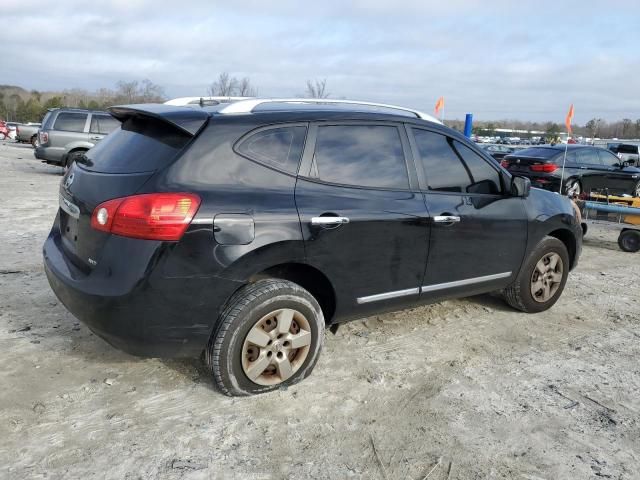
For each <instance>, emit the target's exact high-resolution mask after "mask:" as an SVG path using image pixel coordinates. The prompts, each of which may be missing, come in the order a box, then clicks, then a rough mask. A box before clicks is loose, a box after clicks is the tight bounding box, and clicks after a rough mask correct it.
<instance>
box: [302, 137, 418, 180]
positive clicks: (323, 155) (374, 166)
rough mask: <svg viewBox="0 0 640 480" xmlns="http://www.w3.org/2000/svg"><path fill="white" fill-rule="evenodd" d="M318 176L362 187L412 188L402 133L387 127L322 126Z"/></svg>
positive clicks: (316, 161)
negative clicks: (401, 137) (410, 186)
mask: <svg viewBox="0 0 640 480" xmlns="http://www.w3.org/2000/svg"><path fill="white" fill-rule="evenodd" d="M314 168H315V175H316V176H317V177H318V178H319V179H320V180H323V181H325V182H329V183H337V184H344V185H355V186H360V187H374V188H388V189H408V188H409V176H408V173H407V165H406V162H405V157H404V150H403V148H402V141H401V139H400V133H399V131H398V128H397V127H395V126H387V125H328V126H320V127H318V135H317V138H316V145H315V155H314Z"/></svg>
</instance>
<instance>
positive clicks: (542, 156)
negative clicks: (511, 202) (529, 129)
mask: <svg viewBox="0 0 640 480" xmlns="http://www.w3.org/2000/svg"><path fill="white" fill-rule="evenodd" d="M557 154H558V151H557V150H556V149H553V148H543V147H533V148H525V149H522V150H520V151H517V152H514V153H512V154H510V155H507V156H505V157H504V158H503V159H502V162H501V164H502V166H503V167H505V168H507V169H508V170H509V171H510V172H513V173H518V174H534V175H536V174H544V173H552V172H553V171H555V170H556V169H557V168H558V165H557V164H556V163H555V162H554V157H556V155H557Z"/></svg>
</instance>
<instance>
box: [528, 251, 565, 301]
mask: <svg viewBox="0 0 640 480" xmlns="http://www.w3.org/2000/svg"><path fill="white" fill-rule="evenodd" d="M562 273H563V264H562V258H560V255H558V254H557V253H555V252H551V253H548V254H546V255H545V256H544V257H542V258H541V259H540V261H539V262H538V263H536V268H535V269H534V270H533V274H532V275H531V295H532V296H533V299H534V300H535V301H536V302H539V303H544V302H548V301H549V299H551V298H552V297H553V296H554V295H555V294H556V292H557V291H558V289H559V288H560V285H561V284H562V276H563V275H562Z"/></svg>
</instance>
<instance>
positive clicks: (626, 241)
mask: <svg viewBox="0 0 640 480" xmlns="http://www.w3.org/2000/svg"><path fill="white" fill-rule="evenodd" d="M618 246H619V247H620V249H621V250H623V251H625V252H631V253H633V252H637V251H638V250H640V231H638V230H624V231H622V232H620V236H619V237H618Z"/></svg>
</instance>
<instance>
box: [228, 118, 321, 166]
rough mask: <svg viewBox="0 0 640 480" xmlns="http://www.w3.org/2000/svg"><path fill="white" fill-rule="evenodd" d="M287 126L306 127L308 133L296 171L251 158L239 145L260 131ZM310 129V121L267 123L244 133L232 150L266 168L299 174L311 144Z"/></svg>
mask: <svg viewBox="0 0 640 480" xmlns="http://www.w3.org/2000/svg"><path fill="white" fill-rule="evenodd" d="M287 127H304V128H305V129H306V133H305V139H304V141H303V145H302V155H301V157H300V159H299V160H298V166H297V168H296V170H295V171H293V172H290V171H288V170H286V169H284V168H279V167H278V166H277V165H273V164H271V163H267V162H265V161H261V160H259V159H256V158H251V157H248V156H247V155H245V154H243V153H242V152H240V151H239V149H238V147H239V145H241V144H242V143H243V142H244V141H245V140H247V139H248V138H250V137H252V136H253V135H256V134H258V133H261V132H264V131H268V130H277V129H279V128H287ZM309 130H310V126H309V123H308V122H292V123H274V124H271V125H265V126H262V127H259V128H254V129H253V130H249V131H248V132H246V133H245V134H244V135H242V136H241V137H240V138H239V139H238V140H236V141H235V143H234V144H233V147H232V150H233V152H234V153H235V154H236V155H240V156H241V157H242V158H246V159H247V160H250V161H252V162H255V163H257V164H258V165H262V166H263V167H266V168H270V169H272V170H276V171H278V172H280V173H284V174H285V175H290V176H293V177H295V176H297V175H298V173H299V172H300V171H301V168H302V164H303V159H304V155H305V152H306V150H307V145H308V144H309V133H310V132H309Z"/></svg>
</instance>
